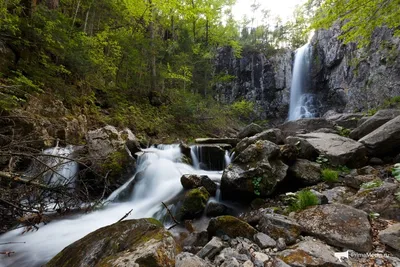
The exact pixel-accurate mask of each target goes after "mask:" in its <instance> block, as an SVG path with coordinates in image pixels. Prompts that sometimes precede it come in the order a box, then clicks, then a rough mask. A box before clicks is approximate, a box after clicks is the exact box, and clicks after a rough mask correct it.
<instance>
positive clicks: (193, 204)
mask: <svg viewBox="0 0 400 267" xmlns="http://www.w3.org/2000/svg"><path fill="white" fill-rule="evenodd" d="M209 198H210V194H209V193H208V191H207V190H206V189H205V188H204V187H199V188H195V189H192V190H189V191H188V192H186V194H185V196H184V199H183V204H182V206H181V208H180V210H179V212H178V218H179V219H180V220H184V219H193V218H196V217H198V216H200V215H201V214H202V213H203V211H204V209H205V207H206V204H207V201H208V199H209Z"/></svg>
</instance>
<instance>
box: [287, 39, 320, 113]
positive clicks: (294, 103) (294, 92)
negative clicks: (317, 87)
mask: <svg viewBox="0 0 400 267" xmlns="http://www.w3.org/2000/svg"><path fill="white" fill-rule="evenodd" d="M310 58H311V57H310V44H308V43H307V44H305V45H304V46H302V47H300V48H299V49H297V51H296V55H295V58H294V67H293V77H292V84H291V86H290V104H289V121H293V120H297V119H301V118H312V117H315V113H316V110H315V106H316V105H315V101H316V99H315V97H314V95H312V94H305V91H306V90H307V89H308V86H309V72H310Z"/></svg>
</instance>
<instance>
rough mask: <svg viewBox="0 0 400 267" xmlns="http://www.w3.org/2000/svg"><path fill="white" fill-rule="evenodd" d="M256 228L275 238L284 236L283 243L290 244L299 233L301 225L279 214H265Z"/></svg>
mask: <svg viewBox="0 0 400 267" xmlns="http://www.w3.org/2000/svg"><path fill="white" fill-rule="evenodd" d="M257 228H258V230H259V231H261V232H263V233H264V234H266V235H268V236H270V237H272V238H273V239H275V240H277V239H278V238H280V237H281V238H284V240H285V243H286V244H288V245H291V244H293V243H295V242H296V239H297V237H298V236H299V235H300V233H301V227H300V225H299V224H297V223H296V222H295V221H293V220H292V219H290V218H289V217H286V216H284V215H280V214H265V215H264V216H263V217H262V218H261V220H260V222H259V224H258V227H257Z"/></svg>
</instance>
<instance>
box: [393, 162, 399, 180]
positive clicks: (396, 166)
mask: <svg viewBox="0 0 400 267" xmlns="http://www.w3.org/2000/svg"><path fill="white" fill-rule="evenodd" d="M392 175H393V176H394V178H396V180H397V181H399V182H400V163H396V164H394V166H393V168H392Z"/></svg>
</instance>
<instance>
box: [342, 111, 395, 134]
mask: <svg viewBox="0 0 400 267" xmlns="http://www.w3.org/2000/svg"><path fill="white" fill-rule="evenodd" d="M399 115H400V110H398V109H382V110H379V111H378V112H377V113H375V114H374V115H373V116H372V117H370V118H368V119H367V120H365V121H364V122H363V123H362V124H361V125H359V126H358V127H357V128H356V129H354V130H353V131H351V132H350V138H353V139H356V140H358V139H360V138H362V137H364V136H366V135H367V134H369V133H371V132H373V131H374V130H375V129H377V128H379V127H380V126H382V125H383V124H385V123H386V122H388V121H390V120H392V119H394V118H396V117H397V116H399Z"/></svg>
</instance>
